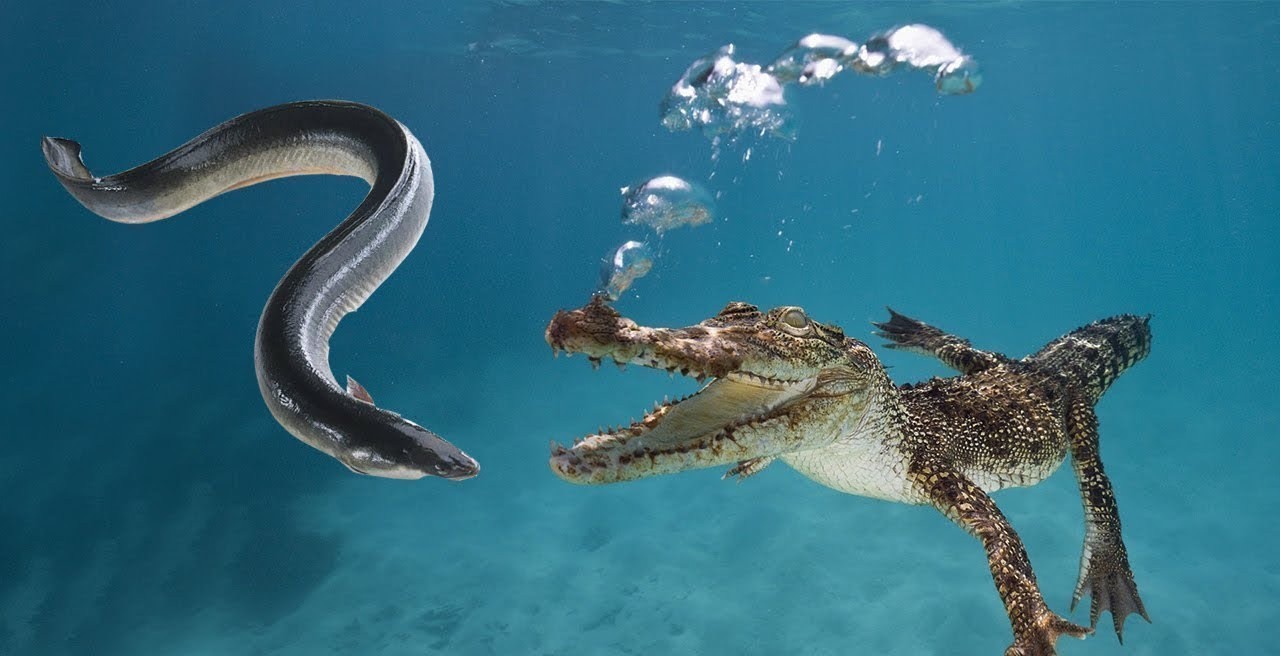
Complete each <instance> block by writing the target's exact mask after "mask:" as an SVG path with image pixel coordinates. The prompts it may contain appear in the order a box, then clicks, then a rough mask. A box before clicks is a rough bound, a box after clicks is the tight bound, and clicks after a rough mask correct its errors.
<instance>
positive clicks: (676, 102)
mask: <svg viewBox="0 0 1280 656" xmlns="http://www.w3.org/2000/svg"><path fill="white" fill-rule="evenodd" d="M733 53H734V48H733V44H729V45H727V46H724V47H722V48H720V49H719V50H717V51H715V52H714V53H711V54H709V55H707V56H705V57H702V58H700V59H698V60H697V61H695V62H693V64H691V65H690V66H689V68H688V69H687V70H685V72H684V75H683V76H681V77H680V79H679V80H678V81H676V83H675V85H674V86H672V87H671V91H669V92H668V93H667V97H666V98H664V99H663V101H662V124H663V125H664V126H666V127H667V129H668V130H671V131H678V130H690V129H695V128H696V129H699V130H701V131H702V133H703V134H705V135H707V136H708V137H715V136H719V135H721V134H729V135H733V136H737V135H739V134H757V135H761V136H765V135H768V136H774V137H783V138H790V137H791V136H793V135H794V129H793V126H792V123H791V114H790V112H789V111H788V109H787V102H786V100H785V99H784V98H783V95H782V83H781V82H779V81H778V79H777V78H775V77H774V76H772V75H770V74H769V73H767V72H765V71H764V70H763V69H761V68H760V66H759V65H758V64H744V63H741V62H738V61H735V60H734V59H733Z"/></svg>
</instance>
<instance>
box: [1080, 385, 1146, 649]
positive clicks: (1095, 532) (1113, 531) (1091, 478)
mask: <svg viewBox="0 0 1280 656" xmlns="http://www.w3.org/2000/svg"><path fill="white" fill-rule="evenodd" d="M1067 433H1068V435H1069V436H1070V438H1071V465H1072V467H1073V468H1074V469H1075V472H1076V481H1077V482H1078V483H1079V484H1080V499H1081V501H1083V502H1084V523H1085V535H1084V550H1083V552H1082V553H1081V555H1080V578H1079V582H1077V583H1076V589H1075V593H1074V594H1073V595H1071V610H1075V608H1076V604H1077V603H1079V602H1080V599H1081V597H1083V596H1084V595H1085V593H1089V594H1090V595H1092V599H1091V600H1090V602H1089V625H1090V626H1093V627H1096V626H1097V625H1098V615H1100V614H1101V613H1102V611H1104V610H1109V611H1111V619H1112V623H1113V624H1114V625H1115V629H1116V638H1118V639H1119V640H1120V642H1121V643H1123V642H1124V634H1123V633H1122V631H1123V630H1124V618H1125V617H1126V616H1127V615H1129V614H1130V613H1137V614H1138V615H1140V616H1142V619H1144V620H1146V621H1148V622H1150V621H1151V618H1150V617H1147V610H1146V609H1145V608H1143V606H1142V599H1141V598H1140V597H1139V596H1138V585H1137V584H1136V583H1134V581H1133V570H1132V569H1130V567H1129V554H1128V553H1127V552H1126V551H1125V548H1124V540H1122V539H1120V513H1119V512H1118V511H1117V510H1116V498H1115V495H1114V494H1112V492H1111V481H1110V480H1109V479H1108V478H1107V474H1106V472H1104V471H1103V470H1102V460H1101V458H1099V457H1098V418H1097V415H1095V414H1094V412H1093V406H1092V404H1090V403H1089V402H1087V401H1085V400H1083V399H1075V400H1073V402H1072V404H1071V407H1070V410H1069V411H1068V413H1067Z"/></svg>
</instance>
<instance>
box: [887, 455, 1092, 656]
mask: <svg viewBox="0 0 1280 656" xmlns="http://www.w3.org/2000/svg"><path fill="white" fill-rule="evenodd" d="M910 475H911V479H912V482H913V483H914V484H915V485H916V487H917V488H918V489H919V490H920V491H921V492H923V493H924V494H925V496H926V498H928V499H930V500H931V501H932V502H933V505H934V507H936V508H937V509H938V510H939V511H941V512H942V513H943V514H944V515H946V516H947V517H948V518H949V519H951V521H953V522H955V523H956V524H959V525H960V527H961V528H963V529H964V530H966V531H968V532H969V534H970V535H973V536H974V537H976V538H978V539H979V540H981V541H982V546H983V548H984V549H985V550H986V552H987V564H988V565H989V566H990V568H991V578H992V579H994V581H995V584H996V589H997V590H998V591H999V592H1000V599H1001V601H1003V602H1004V608H1005V612H1007V613H1008V614H1009V623H1010V624H1011V625H1012V626H1013V644H1012V645H1010V646H1009V648H1008V649H1007V650H1005V656H1050V655H1052V654H1056V653H1057V651H1056V649H1055V645H1056V644H1057V642H1058V637H1059V636H1061V635H1062V634H1064V633H1065V634H1067V635H1071V636H1075V637H1077V638H1083V637H1085V636H1086V635H1088V634H1090V633H1092V630H1091V629H1086V628H1084V627H1083V626H1077V625H1075V624H1072V623H1071V622H1068V621H1067V620H1065V619H1063V618H1061V617H1059V616H1058V615H1057V614H1055V613H1054V612H1053V611H1051V610H1049V607H1048V606H1047V605H1045V603H1044V597H1043V596H1041V594H1040V587H1039V586H1038V585H1037V584H1036V575H1035V573H1034V572H1032V570H1031V561H1030V560H1029V559H1028V558H1027V550H1026V549H1025V548H1024V547H1023V546H1022V540H1021V538H1019V537H1018V534H1017V533H1016V532H1015V531H1014V530H1013V526H1011V525H1010V524H1009V521H1008V520H1007V519H1005V517H1004V514H1003V513H1001V512H1000V509H999V508H997V507H996V504H995V502H994V501H992V500H991V497H990V496H988V495H987V493H986V492H984V491H982V489H981V488H979V487H978V486H977V485H975V484H974V483H973V482H972V481H970V480H969V478H968V477H966V476H965V475H964V474H962V473H960V472H958V471H955V470H954V469H953V468H951V467H949V466H947V465H945V464H942V463H939V462H920V463H915V464H913V465H912V467H911V469H910Z"/></svg>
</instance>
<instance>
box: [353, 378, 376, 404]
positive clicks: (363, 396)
mask: <svg viewBox="0 0 1280 656" xmlns="http://www.w3.org/2000/svg"><path fill="white" fill-rule="evenodd" d="M347 394H350V395H351V396H353V397H355V398H356V399H359V400H361V401H364V402H365V403H368V404H369V405H374V403H373V397H372V396H369V390H367V389H365V388H364V385H361V384H360V383H358V382H356V379H354V378H352V377H351V376H347Z"/></svg>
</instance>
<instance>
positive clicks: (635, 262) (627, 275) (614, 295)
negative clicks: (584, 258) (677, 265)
mask: <svg viewBox="0 0 1280 656" xmlns="http://www.w3.org/2000/svg"><path fill="white" fill-rule="evenodd" d="M652 269H653V251H652V250H651V249H650V248H649V246H648V245H647V244H645V243H644V242H639V241H629V242H626V243H624V244H622V245H621V246H619V247H618V248H617V249H615V250H614V251H613V252H612V253H611V254H610V255H609V256H608V257H606V258H605V259H604V261H603V262H601V266H600V289H599V292H600V293H602V294H605V295H606V296H608V297H609V300H611V301H616V300H618V299H619V298H621V297H622V295H623V294H624V293H625V292H626V291H627V290H628V289H630V288H631V285H633V284H634V283H635V281H637V280H639V279H641V278H643V277H645V276H646V275H648V273H649V271H650V270H652Z"/></svg>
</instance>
